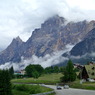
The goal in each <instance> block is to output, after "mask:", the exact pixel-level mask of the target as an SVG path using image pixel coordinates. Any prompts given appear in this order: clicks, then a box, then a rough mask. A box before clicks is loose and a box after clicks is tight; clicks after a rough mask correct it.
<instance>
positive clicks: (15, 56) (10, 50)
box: [0, 37, 23, 63]
mask: <svg viewBox="0 0 95 95" xmlns="http://www.w3.org/2000/svg"><path fill="white" fill-rule="evenodd" d="M22 44H23V41H22V40H21V39H20V37H17V38H15V39H13V41H12V42H11V44H10V45H9V46H8V47H7V48H6V49H5V50H4V51H2V52H1V53H0V63H5V62H9V61H10V62H11V61H12V62H18V61H19V60H20V59H19V58H20V53H19V51H20V47H21V46H22Z"/></svg>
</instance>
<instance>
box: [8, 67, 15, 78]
mask: <svg viewBox="0 0 95 95" xmlns="http://www.w3.org/2000/svg"><path fill="white" fill-rule="evenodd" d="M9 73H10V77H11V79H12V78H14V68H13V66H12V67H11V68H10V69H9Z"/></svg>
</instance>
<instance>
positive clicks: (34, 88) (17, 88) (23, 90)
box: [12, 84, 54, 95]
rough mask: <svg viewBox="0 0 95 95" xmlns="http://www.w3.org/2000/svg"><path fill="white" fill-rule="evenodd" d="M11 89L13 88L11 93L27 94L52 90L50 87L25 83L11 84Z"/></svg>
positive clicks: (17, 94) (15, 94)
mask: <svg viewBox="0 0 95 95" xmlns="http://www.w3.org/2000/svg"><path fill="white" fill-rule="evenodd" d="M12 89H13V90H12V93H13V95H29V94H37V93H44V92H48V91H52V89H50V88H46V87H42V86H39V85H25V84H16V85H13V87H12ZM51 95H54V94H51Z"/></svg>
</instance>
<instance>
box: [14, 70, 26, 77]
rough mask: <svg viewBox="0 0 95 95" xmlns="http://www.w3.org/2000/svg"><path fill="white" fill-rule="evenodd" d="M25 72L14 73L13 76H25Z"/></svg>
mask: <svg viewBox="0 0 95 95" xmlns="http://www.w3.org/2000/svg"><path fill="white" fill-rule="evenodd" d="M25 73H26V72H25V70H21V71H16V72H15V73H14V75H21V76H23V75H25Z"/></svg>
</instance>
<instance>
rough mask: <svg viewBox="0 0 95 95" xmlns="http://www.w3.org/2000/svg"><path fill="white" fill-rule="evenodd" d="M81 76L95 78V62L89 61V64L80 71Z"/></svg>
mask: <svg viewBox="0 0 95 95" xmlns="http://www.w3.org/2000/svg"><path fill="white" fill-rule="evenodd" d="M80 78H82V79H86V80H87V78H91V79H95V64H93V63H89V64H88V65H84V67H83V69H82V71H81V72H80Z"/></svg>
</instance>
